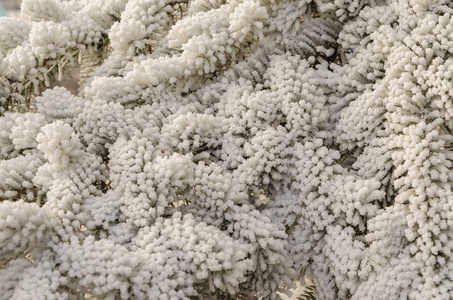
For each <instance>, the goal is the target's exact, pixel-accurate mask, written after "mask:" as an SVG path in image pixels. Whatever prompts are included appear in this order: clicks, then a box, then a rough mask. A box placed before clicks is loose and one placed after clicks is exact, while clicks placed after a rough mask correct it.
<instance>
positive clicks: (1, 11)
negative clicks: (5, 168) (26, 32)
mask: <svg viewBox="0 0 453 300" xmlns="http://www.w3.org/2000/svg"><path fill="white" fill-rule="evenodd" d="M21 2H22V0H0V16H1V17H4V16H8V17H18V16H19V12H20V3H21Z"/></svg>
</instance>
